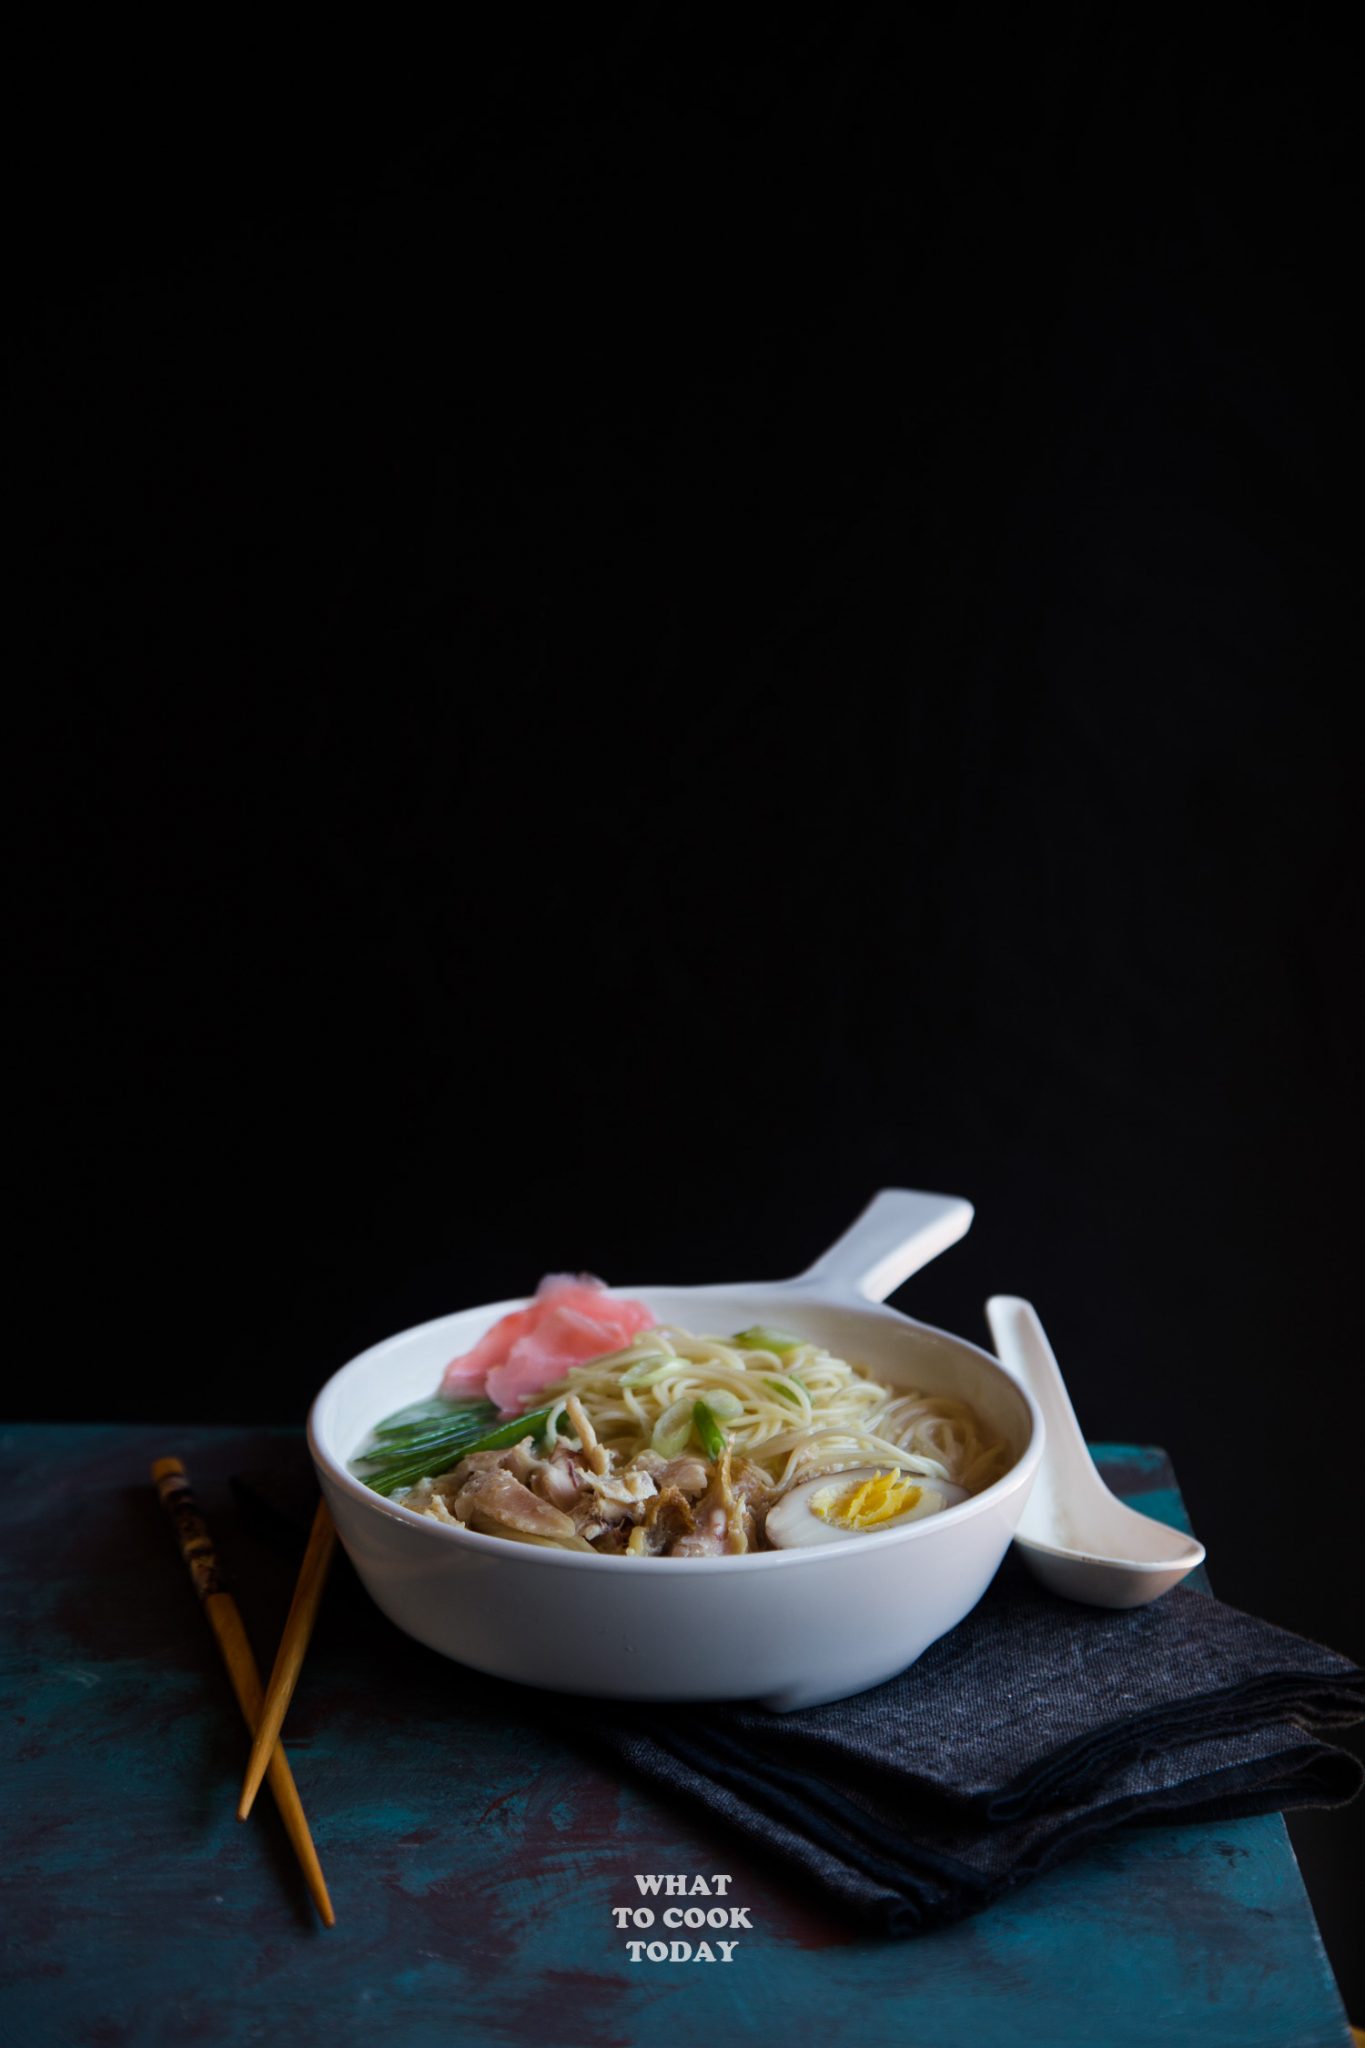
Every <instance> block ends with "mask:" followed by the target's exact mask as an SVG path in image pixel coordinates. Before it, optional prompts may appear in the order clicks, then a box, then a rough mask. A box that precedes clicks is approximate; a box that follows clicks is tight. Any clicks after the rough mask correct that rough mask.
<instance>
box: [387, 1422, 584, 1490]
mask: <svg viewBox="0 0 1365 2048" xmlns="http://www.w3.org/2000/svg"><path fill="white" fill-rule="evenodd" d="M447 1405H450V1404H447ZM460 1408H461V1411H462V1412H461V1413H460V1414H459V1415H458V1417H452V1420H451V1423H450V1427H449V1428H448V1429H445V1430H436V1429H433V1427H432V1426H431V1424H430V1422H428V1423H425V1424H424V1423H414V1424H412V1425H410V1428H411V1429H412V1432H413V1435H412V1438H411V1440H405V1441H398V1440H396V1437H395V1436H392V1435H391V1436H389V1437H388V1438H386V1439H385V1440H384V1441H383V1442H379V1441H376V1443H375V1445H374V1448H373V1449H372V1450H369V1451H364V1452H362V1453H361V1455H360V1456H359V1457H358V1458H356V1459H355V1460H354V1461H353V1468H352V1469H353V1470H354V1472H355V1474H356V1477H357V1478H358V1479H363V1480H364V1482H365V1484H366V1486H368V1487H370V1488H372V1490H373V1491H374V1492H375V1493H382V1494H391V1493H396V1492H397V1491H398V1489H399V1488H400V1487H402V1486H415V1485H416V1484H417V1481H418V1480H419V1479H429V1478H430V1477H431V1476H432V1474H433V1473H436V1472H448V1471H449V1470H450V1468H451V1466H452V1465H458V1464H459V1462H460V1460H461V1458H467V1457H469V1456H471V1455H472V1453H473V1452H475V1451H501V1450H506V1449H507V1448H508V1447H509V1445H511V1444H517V1443H520V1442H521V1439H522V1438H523V1437H524V1436H541V1435H543V1434H544V1430H545V1425H546V1423H547V1422H548V1421H549V1419H550V1415H551V1412H552V1411H551V1409H549V1408H536V1409H532V1410H531V1411H530V1412H529V1413H527V1414H525V1415H514V1416H512V1418H511V1420H510V1421H508V1422H500V1423H499V1424H498V1425H497V1426H496V1428H493V1429H489V1427H488V1423H489V1421H490V1420H491V1419H492V1417H493V1416H494V1415H496V1413H497V1410H496V1408H494V1406H493V1403H492V1402H491V1401H468V1402H462V1403H461V1404H460ZM476 1409H477V1410H478V1411H479V1413H478V1414H477V1415H476V1414H475V1413H474V1412H473V1411H474V1410H476ZM394 1420H396V1418H394ZM400 1434H401V1432H400ZM375 1436H376V1438H378V1436H379V1431H378V1430H376V1432H375Z"/></svg>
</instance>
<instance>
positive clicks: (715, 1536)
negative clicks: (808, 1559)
mask: <svg viewBox="0 0 1365 2048" xmlns="http://www.w3.org/2000/svg"><path fill="white" fill-rule="evenodd" d="M568 1405H569V1404H567V1403H566V1407H567V1406H568ZM572 1406H573V1407H575V1408H579V1411H580V1412H579V1414H578V1415H577V1416H575V1417H573V1420H574V1422H575V1426H576V1427H577V1428H578V1432H579V1437H580V1441H581V1444H582V1448H581V1449H579V1450H571V1449H570V1448H569V1446H568V1445H567V1444H557V1445H556V1446H555V1448H554V1450H553V1451H551V1453H550V1454H549V1456H548V1457H541V1456H538V1455H537V1453H536V1451H535V1449H534V1448H533V1440H532V1438H531V1437H529V1436H525V1437H523V1438H522V1439H521V1441H520V1443H516V1444H513V1445H512V1446H511V1447H510V1448H509V1449H507V1450H502V1451H475V1452H473V1453H471V1455H470V1456H469V1457H467V1458H462V1459H461V1460H460V1462H459V1464H458V1465H456V1466H455V1467H454V1469H453V1470H452V1471H450V1472H445V1473H442V1474H441V1475H440V1476H439V1477H438V1478H436V1479H423V1480H420V1481H419V1482H418V1484H417V1485H416V1486H414V1487H412V1488H411V1489H410V1490H409V1492H408V1493H407V1494H406V1495H405V1496H404V1501H405V1505H406V1506H408V1507H410V1508H414V1509H415V1510H416V1511H417V1513H418V1514H425V1515H430V1516H431V1517H432V1518H433V1520H435V1521H438V1522H462V1523H464V1524H465V1525H466V1526H467V1527H469V1528H471V1529H478V1530H483V1531H488V1530H491V1531H492V1532H493V1533H494V1534H516V1535H518V1536H521V1537H528V1538H530V1539H531V1540H533V1541H536V1542H548V1543H568V1544H570V1545H571V1546H572V1547H573V1548H575V1549H581V1548H582V1547H583V1546H584V1545H585V1544H587V1545H590V1546H591V1547H592V1548H593V1549H594V1550H599V1551H606V1552H610V1553H619V1552H622V1551H629V1552H630V1553H631V1555H633V1556H636V1557H639V1556H645V1557H662V1556H668V1557H724V1556H738V1555H740V1554H742V1553H743V1552H745V1551H748V1550H753V1549H762V1548H763V1547H764V1544H763V1525H764V1522H765V1520H766V1518H767V1512H768V1507H769V1504H770V1502H771V1500H772V1498H773V1491H774V1489H773V1486H772V1482H771V1480H770V1479H769V1478H768V1476H767V1474H766V1473H765V1472H764V1471H763V1470H762V1468H761V1467H760V1466H758V1465H755V1464H754V1463H752V1462H751V1460H749V1459H747V1458H739V1459H736V1460H735V1461H734V1462H733V1464H732V1461H731V1453H730V1449H729V1447H728V1445H727V1447H726V1449H725V1450H724V1451H723V1452H722V1454H721V1456H720V1459H719V1460H718V1462H717V1463H716V1465H715V1467H714V1468H712V1467H710V1466H708V1465H707V1463H706V1461H705V1460H704V1459H703V1458H700V1457H698V1456H697V1455H696V1454H695V1453H694V1452H685V1453H684V1454H683V1455H682V1456H681V1457H677V1458H664V1457H662V1456H660V1454H659V1453H658V1452H657V1451H654V1450H643V1451H640V1452H638V1453H637V1454H636V1456H635V1457H634V1458H632V1459H631V1460H630V1462H629V1464H627V1465H624V1466H622V1467H621V1468H620V1469H619V1470H618V1469H614V1468H615V1460H616V1457H617V1455H618V1454H617V1453H615V1452H613V1451H611V1450H609V1449H608V1448H607V1447H606V1446H605V1445H603V1444H600V1443H599V1442H598V1440H597V1438H596V1436H595V1434H594V1433H593V1430H592V1425H591V1423H590V1422H588V1419H587V1417H586V1416H585V1415H583V1414H582V1411H581V1406H580V1404H579V1403H578V1402H577V1401H576V1400H575V1401H574V1402H573V1404H572ZM585 1425H586V1427H585Z"/></svg>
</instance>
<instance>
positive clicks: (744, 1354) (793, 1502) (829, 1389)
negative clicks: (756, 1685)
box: [353, 1305, 1010, 1558]
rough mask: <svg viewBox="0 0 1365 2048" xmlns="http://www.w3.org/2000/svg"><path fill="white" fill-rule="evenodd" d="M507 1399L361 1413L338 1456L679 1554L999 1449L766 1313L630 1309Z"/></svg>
mask: <svg viewBox="0 0 1365 2048" xmlns="http://www.w3.org/2000/svg"><path fill="white" fill-rule="evenodd" d="M627 1306H629V1305H627ZM478 1349H479V1347H476V1352H477V1351H478ZM513 1355H515V1354H513ZM468 1356H469V1357H470V1358H473V1357H474V1356H475V1353H471V1354H468ZM462 1363H463V1361H459V1360H457V1361H455V1362H454V1366H453V1367H452V1368H451V1369H449V1370H448V1373H447V1378H446V1382H445V1385H446V1386H447V1387H449V1386H450V1385H451V1383H452V1382H451V1374H452V1373H453V1372H455V1370H456V1368H458V1367H460V1366H461V1365H462ZM495 1370H496V1368H495ZM455 1384H457V1385H458V1384H459V1380H458V1375H457V1377H456V1381H455ZM533 1401H534V1403H535V1405H534V1406H532V1405H531V1404H532V1402H533ZM520 1403H521V1405H520V1409H519V1412H517V1413H514V1414H513V1415H512V1416H510V1417H507V1418H504V1419H495V1411H494V1409H493V1407H492V1405H491V1403H489V1402H488V1401H487V1400H486V1399H480V1398H479V1397H477V1396H474V1397H472V1398H467V1399H463V1400H461V1399H460V1398H458V1397H456V1398H453V1399H452V1398H450V1396H449V1395H448V1394H447V1395H443V1396H440V1397H437V1399H436V1400H434V1401H431V1402H428V1403H425V1404H419V1406H418V1407H416V1408H413V1409H410V1410H406V1411H403V1412H402V1413H401V1414H399V1415H398V1416H395V1417H392V1418H390V1420H389V1421H388V1422H387V1423H382V1424H380V1425H379V1427H378V1429H377V1430H376V1431H375V1432H374V1435H373V1438H372V1440H371V1443H370V1444H369V1446H368V1447H367V1449H366V1450H365V1451H363V1452H362V1453H361V1455H360V1456H359V1457H358V1458H357V1459H356V1460H355V1461H354V1467H353V1469H354V1470H355V1471H356V1472H357V1474H358V1476H360V1477H362V1478H364V1479H365V1480H366V1483H367V1484H369V1485H371V1486H372V1487H374V1488H375V1490H376V1491H380V1492H383V1493H386V1494H387V1495H388V1496H389V1497H390V1498H392V1499H393V1500H395V1501H396V1502H398V1503H399V1504H401V1505H402V1506H404V1507H406V1508H409V1509H411V1510H413V1511H414V1512H415V1513H417V1514H419V1515H422V1516H424V1517H428V1518H430V1519H432V1520H435V1521H437V1522H445V1523H450V1524H459V1525H462V1526H463V1527H465V1528H468V1529H471V1530H474V1531H475V1532H476V1533H481V1534H487V1535H495V1536H500V1537H504V1538H506V1539H507V1540H509V1541H512V1542H518V1543H529V1544H540V1545H544V1546H549V1547H551V1548H557V1549H566V1550H580V1551H587V1550H591V1551H595V1552H598V1553H599V1554H607V1555H619V1556H623V1557H632V1558H633V1557H667V1558H687V1557H705V1556H713V1557H715V1556H741V1555H744V1554H746V1553H750V1552H755V1551H763V1550H770V1549H788V1548H794V1547H797V1546H800V1545H805V1544H813V1543H830V1542H843V1541H847V1540H851V1539H856V1538H857V1537H859V1536H862V1535H868V1534H871V1533H874V1532H882V1531H885V1530H889V1529H893V1528H898V1527H900V1526H901V1525H902V1524H903V1523H906V1522H909V1521H912V1520H918V1519H920V1518H922V1517H923V1516H925V1515H928V1514H937V1513H940V1512H943V1511H944V1510H946V1509H949V1508H951V1507H954V1506H956V1505H958V1504H959V1503H960V1502H962V1501H964V1500H966V1499H967V1498H968V1497H969V1496H970V1495H972V1494H974V1493H977V1492H980V1491H981V1490H983V1489H984V1488H985V1487H987V1486H989V1485H990V1484H991V1483H992V1482H993V1481H994V1480H995V1479H997V1478H999V1477H1000V1476H1001V1474H1002V1473H1003V1472H1004V1471H1005V1470H1006V1468H1007V1466H1008V1464H1009V1462H1010V1455H1009V1451H1008V1448H1007V1446H1006V1444H1005V1443H1004V1442H1003V1441H1002V1440H1000V1439H998V1438H995V1437H992V1436H991V1435H990V1434H989V1433H987V1432H986V1431H985V1430H984V1429H983V1427H982V1424H981V1421H980V1419H979V1417H978V1416H977V1414H976V1412H975V1411H974V1410H973V1408H972V1407H971V1406H970V1405H969V1404H968V1403H967V1402H965V1401H962V1400H958V1399H955V1398H952V1397H950V1396H948V1395H944V1394H927V1393H917V1392H913V1391H907V1390H906V1389H905V1388H903V1387H892V1386H888V1385H885V1384H883V1383H881V1382H879V1381H877V1380H876V1379H873V1378H872V1377H870V1376H869V1375H868V1374H867V1373H866V1372H864V1371H863V1370H862V1369H861V1368H860V1367H859V1366H857V1365H856V1364H852V1363H850V1362H849V1361H847V1360H845V1359H842V1358H839V1357H836V1356H834V1355H833V1354H832V1353H831V1352H830V1351H828V1350H827V1349H825V1348H823V1347H822V1346H821V1345H819V1344H818V1343H816V1342H814V1341H812V1340H810V1339H807V1338H804V1337H802V1336H800V1335H798V1334H793V1333H790V1332H787V1331H784V1330H776V1329H772V1328H767V1327H756V1328H752V1329H748V1330H744V1331H740V1332H738V1333H737V1334H735V1335H732V1336H729V1337H724V1338H721V1337H713V1336H698V1335H694V1334H692V1333H691V1332H690V1331H687V1330H685V1329H682V1328H679V1327H676V1326H673V1325H661V1326H650V1327H648V1328H644V1329H641V1330H638V1332H637V1334H635V1335H634V1336H633V1338H632V1341H631V1342H630V1343H629V1344H628V1345H626V1346H625V1347H624V1348H621V1349H618V1350H615V1351H613V1352H609V1353H607V1354H605V1355H603V1356H599V1357H590V1358H586V1359H584V1360H582V1362H580V1363H576V1364H572V1365H570V1366H569V1368H568V1370H567V1371H566V1372H564V1373H562V1374H561V1376H560V1377H559V1378H557V1379H556V1380H554V1381H552V1382H551V1383H550V1384H549V1385H540V1386H539V1387H535V1388H534V1389H530V1388H528V1390H527V1391H526V1392H524V1393H523V1394H522V1395H521V1397H520ZM490 1424H492V1425H493V1426H491V1427H490V1426H489V1425H490Z"/></svg>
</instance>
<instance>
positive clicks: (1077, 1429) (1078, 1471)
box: [986, 1294, 1204, 1607]
mask: <svg viewBox="0 0 1365 2048" xmlns="http://www.w3.org/2000/svg"><path fill="white" fill-rule="evenodd" d="M986 1321H987V1322H988V1323H989V1324H990V1329H991V1336H992V1337H993V1339H994V1340H995V1351H996V1356H997V1357H998V1358H999V1360H1000V1363H1001V1364H1002V1365H1003V1366H1005V1367H1006V1368H1007V1369H1008V1370H1009V1371H1010V1372H1012V1373H1013V1374H1014V1375H1015V1377H1016V1378H1017V1379H1021V1380H1022V1381H1023V1382H1024V1385H1025V1386H1026V1387H1027V1388H1028V1390H1029V1392H1030V1393H1031V1394H1032V1396H1033V1398H1034V1400H1035V1401H1036V1402H1037V1403H1038V1406H1039V1407H1040V1408H1041V1409H1042V1411H1043V1422H1044V1425H1045V1428H1046V1432H1047V1434H1046V1440H1045V1442H1044V1446H1043V1462H1042V1464H1041V1465H1040V1466H1039V1467H1038V1477H1037V1479H1036V1480H1035V1481H1034V1485H1033V1492H1032V1493H1031V1494H1030V1495H1029V1499H1028V1504H1027V1506H1026V1507H1025V1509H1024V1512H1023V1516H1022V1518H1021V1520H1020V1523H1019V1526H1018V1528H1017V1529H1016V1530H1015V1532H1014V1540H1015V1542H1016V1543H1017V1544H1018V1546H1019V1548H1020V1550H1021V1551H1022V1552H1023V1554H1024V1561H1025V1563H1026V1564H1027V1565H1028V1567H1029V1569H1030V1570H1031V1571H1032V1572H1033V1574H1034V1577H1035V1578H1039V1579H1041V1580H1042V1582H1043V1584H1044V1585H1045V1586H1049V1587H1050V1588H1051V1589H1052V1591H1053V1592H1054V1593H1061V1594H1063V1595H1064V1596H1065V1598H1066V1599H1068V1600H1080V1601H1083V1602H1084V1603H1085V1605H1086V1606H1088V1607H1144V1606H1145V1605H1146V1604H1147V1602H1148V1601H1149V1600H1155V1599H1157V1598H1158V1597H1159V1596H1160V1595H1161V1594H1162V1593H1168V1592H1169V1591H1170V1589H1171V1587H1172V1586H1178V1585H1179V1584H1180V1581H1181V1580H1182V1579H1183V1578H1184V1577H1185V1575H1186V1573H1187V1572H1192V1571H1193V1570H1194V1568H1195V1566H1196V1565H1197V1564H1202V1563H1203V1561H1204V1546H1203V1544H1202V1543H1198V1542H1196V1541H1195V1539H1194V1537H1193V1536H1186V1535H1185V1534H1184V1533H1183V1532H1182V1531H1181V1530H1179V1529H1168V1528H1167V1526H1166V1524H1165V1523H1164V1522H1157V1521H1154V1520H1153V1518H1152V1517H1151V1516H1150V1515H1141V1514H1139V1513H1138V1511H1137V1509H1136V1508H1130V1507H1128V1506H1127V1505H1126V1504H1125V1503H1124V1502H1123V1501H1121V1500H1119V1499H1118V1498H1117V1497H1116V1495H1114V1494H1112V1493H1111V1492H1110V1491H1109V1488H1108V1487H1107V1486H1106V1485H1105V1483H1104V1481H1103V1480H1102V1479H1101V1477H1100V1475H1099V1473H1098V1472H1097V1471H1096V1469H1095V1461H1094V1459H1093V1458H1092V1457H1091V1455H1090V1452H1089V1451H1088V1450H1087V1448H1086V1442H1085V1438H1084V1437H1083V1436H1082V1435H1081V1426H1080V1424H1079V1423H1078V1422H1077V1420H1076V1411H1075V1409H1074V1408H1073V1407H1072V1405H1071V1399H1070V1396H1069V1395H1068V1393H1067V1391H1066V1382H1065V1381H1064V1380H1063V1378H1062V1369H1061V1367H1060V1366H1059V1365H1058V1363H1057V1360H1056V1358H1055V1357H1054V1355H1053V1351H1052V1346H1051V1345H1050V1344H1049V1343H1048V1341H1047V1335H1046V1333H1045V1331H1044V1329H1043V1326H1042V1324H1041V1322H1040V1321H1039V1320H1038V1315H1037V1312H1036V1310H1035V1309H1034V1307H1033V1304H1032V1303H1031V1302H1027V1301H1021V1300H1020V1299H1019V1297H1018V1296H1017V1295H1014V1294H996V1295H992V1297H991V1299H990V1300H989V1301H988V1302H987V1303H986Z"/></svg>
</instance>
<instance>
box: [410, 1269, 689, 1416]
mask: <svg viewBox="0 0 1365 2048" xmlns="http://www.w3.org/2000/svg"><path fill="white" fill-rule="evenodd" d="M654 1320H655V1319H654V1314H653V1311H652V1310H650V1309H647V1308H646V1307H645V1305H644V1303H643V1302H642V1301H622V1300H619V1299H617V1297H616V1296H614V1295H610V1294H608V1293H607V1290H606V1287H605V1285H604V1284H603V1282H602V1281H600V1280H594V1279H593V1277H592V1275H591V1274H590V1273H547V1274H546V1275H545V1278H544V1279H543V1280H542V1281H541V1283H540V1285H539V1287H537V1289H536V1291H535V1298H534V1299H533V1300H532V1301H530V1302H528V1303H527V1305H526V1307H525V1308H517V1309H513V1310H512V1312H511V1314H510V1315H505V1316H500V1317H499V1318H498V1320H497V1322H496V1323H494V1325H493V1327H492V1329H491V1330H486V1331H485V1332H484V1334H483V1336H482V1337H480V1339H479V1341H478V1343H477V1344H476V1345H475V1346H474V1348H473V1350H472V1351H466V1352H465V1353H464V1354H463V1356H462V1357H460V1358H452V1359H451V1361H450V1364H449V1365H448V1366H447V1367H446V1369H445V1374H444V1377H443V1378H442V1380H441V1392H442V1393H443V1394H447V1395H450V1396H451V1397H452V1398H455V1399H458V1398H460V1397H461V1396H468V1395H470V1394H486V1395H487V1397H488V1399H489V1400H490V1401H496V1402H497V1404H498V1407H499V1408H500V1409H501V1411H502V1413H503V1414H504V1415H513V1414H515V1413H516V1411H517V1410H518V1409H519V1408H522V1407H524V1406H525V1404H526V1401H527V1399H528V1397H529V1396H530V1395H532V1394H538V1393H539V1392H540V1390H541V1388H542V1387H548V1386H550V1385H551V1384H552V1383H553V1382H554V1381H555V1380H562V1379H563V1377H564V1375H565V1373H566V1372H567V1371H568V1369H569V1367H570V1366H571V1365H582V1364H584V1363H585V1361H586V1360H587V1359H589V1358H602V1357H604V1356H605V1355H606V1354H607V1353H608V1352H610V1351H623V1350H624V1349H625V1347H626V1345H627V1344H629V1343H630V1342H631V1340H632V1338H634V1337H637V1336H638V1335H639V1333H640V1331H641V1330H652V1329H653V1328H654Z"/></svg>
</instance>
